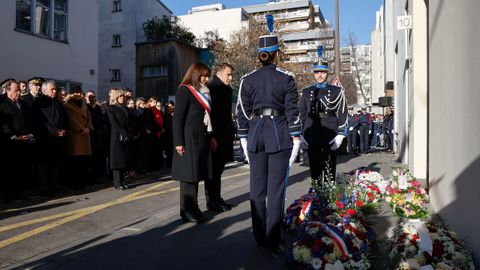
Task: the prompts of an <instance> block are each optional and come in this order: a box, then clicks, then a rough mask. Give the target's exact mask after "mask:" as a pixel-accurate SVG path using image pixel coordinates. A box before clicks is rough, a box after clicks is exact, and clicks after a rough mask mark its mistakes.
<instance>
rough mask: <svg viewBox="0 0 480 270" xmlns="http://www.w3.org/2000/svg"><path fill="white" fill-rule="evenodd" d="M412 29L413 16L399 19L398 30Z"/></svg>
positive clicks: (399, 17)
mask: <svg viewBox="0 0 480 270" xmlns="http://www.w3.org/2000/svg"><path fill="white" fill-rule="evenodd" d="M412 28H413V19H412V15H406V16H398V17H397V30H404V29H412Z"/></svg>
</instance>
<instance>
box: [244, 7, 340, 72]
mask: <svg viewBox="0 0 480 270" xmlns="http://www.w3.org/2000/svg"><path fill="white" fill-rule="evenodd" d="M243 8H244V9H245V11H246V12H247V13H248V14H250V16H252V17H253V18H255V19H256V20H257V21H258V22H260V23H265V15H266V14H273V17H274V19H275V21H276V22H278V24H279V29H277V31H276V32H277V33H278V34H280V37H281V39H282V40H284V42H285V50H284V53H285V55H286V56H287V61H288V62H297V63H298V62H299V63H309V62H315V61H317V54H316V50H317V47H318V46H320V45H322V46H323V47H324V50H325V53H324V58H325V59H326V60H328V61H333V57H334V30H333V28H331V27H330V25H329V23H328V22H327V21H326V20H325V18H324V17H323V14H322V12H321V10H320V7H319V6H318V5H314V4H313V3H312V1H311V0H283V1H270V2H268V3H266V4H259V5H253V6H245V7H243Z"/></svg>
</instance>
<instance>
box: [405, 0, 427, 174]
mask: <svg viewBox="0 0 480 270" xmlns="http://www.w3.org/2000/svg"><path fill="white" fill-rule="evenodd" d="M408 6H409V14H410V15H412V16H413V22H414V25H413V29H412V30H410V31H409V32H408V35H409V37H410V38H409V48H410V51H411V53H410V58H411V59H412V61H411V63H410V67H411V68H410V74H411V77H410V79H411V83H410V85H409V89H408V93H409V94H408V98H409V104H410V106H409V110H408V119H409V120H410V124H409V135H410V136H409V137H408V140H409V143H408V145H409V146H410V149H409V151H408V153H409V157H408V160H409V167H410V171H411V173H412V174H413V176H415V177H416V178H418V179H426V178H427V149H428V148H427V127H428V122H427V111H428V107H427V106H428V102H427V101H428V98H427V87H428V66H427V60H428V57H427V55H428V54H427V48H428V44H427V31H428V25H427V6H426V4H425V1H424V0H409V1H408Z"/></svg>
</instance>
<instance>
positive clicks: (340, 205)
mask: <svg viewBox="0 0 480 270" xmlns="http://www.w3.org/2000/svg"><path fill="white" fill-rule="evenodd" d="M335 204H336V205H337V207H338V208H340V209H343V207H344V205H343V203H342V202H341V201H336V202H335Z"/></svg>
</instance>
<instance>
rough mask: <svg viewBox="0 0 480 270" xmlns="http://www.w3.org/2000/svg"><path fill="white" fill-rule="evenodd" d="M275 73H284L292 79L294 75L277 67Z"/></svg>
mask: <svg viewBox="0 0 480 270" xmlns="http://www.w3.org/2000/svg"><path fill="white" fill-rule="evenodd" d="M277 71H280V72H282V73H284V74H286V75H288V76H290V77H292V78H295V74H293V73H292V72H290V71H288V70H285V69H282V68H279V67H277Z"/></svg>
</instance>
